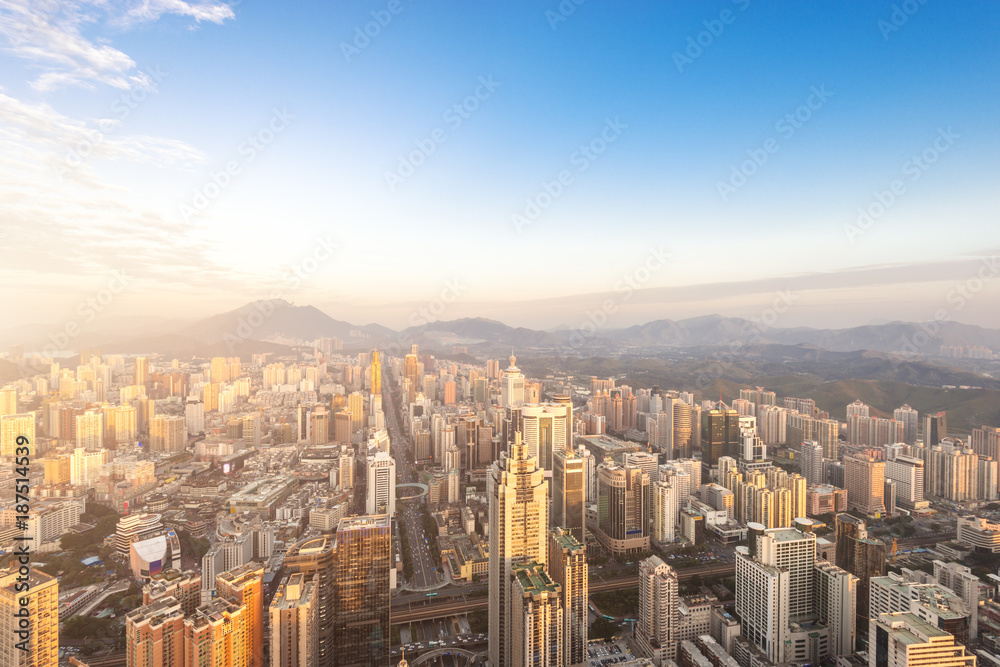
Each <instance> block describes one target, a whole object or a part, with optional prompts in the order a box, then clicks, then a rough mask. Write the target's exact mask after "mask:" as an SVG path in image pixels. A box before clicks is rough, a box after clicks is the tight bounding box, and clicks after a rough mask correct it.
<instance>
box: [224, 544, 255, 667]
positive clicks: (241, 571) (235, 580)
mask: <svg viewBox="0 0 1000 667" xmlns="http://www.w3.org/2000/svg"><path fill="white" fill-rule="evenodd" d="M263 576H264V566H263V565H261V564H260V563H257V562H254V561H251V562H249V563H246V564H244V565H240V566H239V567H236V568H233V569H232V570H229V571H227V572H223V573H222V574H220V575H218V576H217V577H216V578H215V591H216V594H217V595H218V596H219V597H220V598H224V599H226V600H229V601H230V602H232V603H234V604H236V605H239V606H241V607H243V608H244V609H245V610H246V630H247V638H246V644H245V645H246V649H247V655H248V658H249V660H248V662H246V663H243V664H245V665H247V667H263V665H264V663H265V660H264V599H263V597H262V595H263V589H262V579H263Z"/></svg>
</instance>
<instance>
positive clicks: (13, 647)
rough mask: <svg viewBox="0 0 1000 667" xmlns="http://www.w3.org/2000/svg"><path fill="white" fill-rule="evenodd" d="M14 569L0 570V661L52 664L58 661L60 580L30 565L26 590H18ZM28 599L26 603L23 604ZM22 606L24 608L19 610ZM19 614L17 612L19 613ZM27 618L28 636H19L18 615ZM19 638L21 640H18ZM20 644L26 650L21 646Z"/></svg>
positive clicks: (25, 666)
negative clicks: (30, 569)
mask: <svg viewBox="0 0 1000 667" xmlns="http://www.w3.org/2000/svg"><path fill="white" fill-rule="evenodd" d="M20 576H21V575H20V574H19V572H18V570H17V569H10V570H6V571H3V572H0V632H2V633H3V637H4V641H3V642H0V665H2V666H3V667H51V666H52V665H57V664H59V582H58V581H57V580H56V578H55V577H52V576H49V575H47V574H45V573H44V572H40V571H38V570H34V569H32V571H31V573H30V574H29V575H28V581H27V582H22V583H27V584H28V587H29V588H28V590H26V591H19V590H17V584H18V580H19V577H20ZM23 603H27V604H23ZM22 610H26V611H25V612H24V613H23V614H22ZM19 614H20V615H19ZM22 618H27V619H28V628H27V630H28V637H27V638H24V637H23V636H21V637H19V636H18V632H19V631H21V630H23V629H24V628H23V627H22V623H21V619H22ZM20 642H24V643H23V644H21V643H20ZM22 648H24V649H27V650H22Z"/></svg>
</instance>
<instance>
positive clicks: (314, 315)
mask: <svg viewBox="0 0 1000 667" xmlns="http://www.w3.org/2000/svg"><path fill="white" fill-rule="evenodd" d="M352 331H361V332H365V333H367V334H369V335H371V336H385V335H386V332H391V329H386V328H385V327H382V326H379V325H367V326H364V327H359V326H356V325H354V324H351V323H350V322H344V321H341V320H335V319H333V318H332V317H330V316H329V315H327V314H326V313H324V312H323V311H321V310H320V309H318V308H316V307H314V306H293V305H292V304H291V303H289V302H288V301H285V300H283V299H275V300H273V301H254V302H252V303H248V304H247V305H245V306H243V307H242V308H237V309H236V310H231V311H229V312H228V313H222V314H221V315H214V316H212V317H209V318H207V319H204V320H201V321H200V322H196V323H194V324H192V325H190V326H188V327H186V328H184V329H181V331H179V332H178V333H179V334H180V335H182V336H185V337H187V338H191V339H193V340H195V341H198V342H200V343H217V342H223V341H227V340H232V339H234V338H235V339H250V340H264V339H266V338H269V337H272V336H283V337H287V338H300V339H303V340H312V339H315V338H323V337H336V338H340V339H342V340H344V341H345V342H346V341H348V340H349V339H351V338H357V337H356V336H352V333H351V332H352Z"/></svg>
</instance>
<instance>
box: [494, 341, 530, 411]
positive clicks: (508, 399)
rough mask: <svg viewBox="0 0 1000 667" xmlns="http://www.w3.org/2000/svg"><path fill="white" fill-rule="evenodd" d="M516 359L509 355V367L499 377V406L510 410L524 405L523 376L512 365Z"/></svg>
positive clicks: (519, 370) (518, 369)
mask: <svg viewBox="0 0 1000 667" xmlns="http://www.w3.org/2000/svg"><path fill="white" fill-rule="evenodd" d="M515 361H517V357H515V356H514V355H513V354H511V355H510V366H508V367H507V369H506V370H504V372H503V374H502V376H501V377H500V406H501V407H504V408H511V407H515V406H518V405H521V404H522V403H524V374H523V373H522V372H521V369H520V368H518V367H517V366H516V365H514V362H515Z"/></svg>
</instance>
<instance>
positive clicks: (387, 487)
mask: <svg viewBox="0 0 1000 667" xmlns="http://www.w3.org/2000/svg"><path fill="white" fill-rule="evenodd" d="M367 500H368V502H367V506H366V508H365V509H366V511H367V512H368V514H388V515H389V516H394V515H395V514H396V460H395V459H394V458H392V456H391V455H390V454H389V453H388V452H383V451H379V452H378V453H376V454H375V456H373V457H371V458H370V459H368V499H367Z"/></svg>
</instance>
